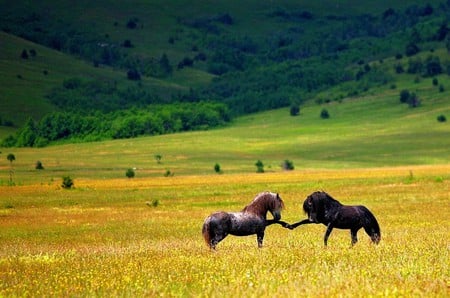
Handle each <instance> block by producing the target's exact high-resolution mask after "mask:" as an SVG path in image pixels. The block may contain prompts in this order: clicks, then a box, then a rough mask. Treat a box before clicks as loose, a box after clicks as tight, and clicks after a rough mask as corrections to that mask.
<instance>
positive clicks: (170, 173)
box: [164, 170, 175, 177]
mask: <svg viewBox="0 0 450 298" xmlns="http://www.w3.org/2000/svg"><path fill="white" fill-rule="evenodd" d="M173 175H175V173H173V172H171V171H170V170H167V171H166V172H165V173H164V177H173Z"/></svg>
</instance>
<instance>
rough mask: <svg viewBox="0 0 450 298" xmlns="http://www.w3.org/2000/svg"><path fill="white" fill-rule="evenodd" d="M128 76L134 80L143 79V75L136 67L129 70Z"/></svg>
mask: <svg viewBox="0 0 450 298" xmlns="http://www.w3.org/2000/svg"><path fill="white" fill-rule="evenodd" d="M127 78H128V79H129V80H132V81H139V80H140V79H141V75H140V74H139V72H138V71H137V70H136V69H130V70H128V71H127Z"/></svg>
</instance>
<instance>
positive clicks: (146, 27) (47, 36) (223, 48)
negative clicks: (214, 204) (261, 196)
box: [0, 0, 450, 142]
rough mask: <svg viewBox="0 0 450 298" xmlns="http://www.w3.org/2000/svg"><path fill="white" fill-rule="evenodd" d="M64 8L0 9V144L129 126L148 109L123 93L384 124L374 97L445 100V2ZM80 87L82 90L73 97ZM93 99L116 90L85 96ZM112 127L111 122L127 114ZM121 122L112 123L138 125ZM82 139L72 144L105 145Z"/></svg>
mask: <svg viewBox="0 0 450 298" xmlns="http://www.w3.org/2000/svg"><path fill="white" fill-rule="evenodd" d="M67 5H68V3H67V2H65V1H52V0H47V1H43V2H40V3H34V2H24V1H18V2H14V3H9V2H8V3H7V2H6V1H3V2H0V8H1V9H0V11H1V13H0V14H1V18H0V20H1V21H0V26H1V29H2V30H3V32H1V33H0V43H1V44H2V49H1V51H0V85H1V86H2V87H1V89H2V90H1V93H0V120H1V121H0V124H3V126H0V139H4V138H6V136H8V135H10V134H11V133H14V132H15V131H17V130H18V128H19V127H20V126H22V125H23V124H24V123H26V121H27V119H28V118H29V117H32V118H33V119H34V120H35V121H39V120H40V119H42V118H45V116H47V115H53V114H49V113H55V112H56V113H74V112H75V113H77V114H81V115H83V114H89V117H91V119H92V117H97V118H99V119H100V118H101V117H98V116H99V115H101V113H104V111H105V109H107V108H108V106H119V108H115V109H119V110H120V105H121V104H122V105H123V109H124V112H123V114H122V116H123V115H130V114H132V113H134V111H135V110H133V108H134V109H142V108H143V106H142V103H139V105H138V104H136V105H135V106H133V105H134V103H133V102H127V101H128V99H124V98H125V97H121V96H122V95H121V94H126V93H124V90H125V91H126V92H128V90H131V91H130V92H132V94H131V95H132V96H128V97H134V98H136V97H138V96H141V95H142V94H143V95H142V96H143V97H145V98H147V101H144V102H145V103H146V104H148V103H151V104H155V103H157V104H162V105H172V104H174V103H177V104H178V103H180V102H181V103H186V104H190V103H196V102H204V101H207V102H211V101H213V102H221V103H224V104H225V105H227V106H228V108H229V109H230V111H231V113H232V114H233V116H239V115H246V114H251V113H254V112H257V111H265V110H271V109H278V108H280V107H287V106H289V105H291V106H292V105H294V106H298V105H299V106H300V107H301V110H302V112H303V110H304V107H308V108H314V107H315V108H319V109H323V105H330V104H331V105H333V104H336V106H339V107H343V109H345V108H347V107H348V108H349V109H350V106H349V105H347V104H342V105H341V104H337V103H341V102H343V101H344V102H347V101H357V102H360V103H361V109H362V110H361V111H359V113H362V114H368V113H374V114H378V112H377V111H378V110H380V108H381V107H380V106H378V105H375V106H374V105H373V104H372V103H371V101H366V100H365V99H366V98H372V97H373V98H381V102H384V99H385V97H386V96H388V97H389V98H390V100H391V101H392V105H395V101H397V100H398V99H396V100H394V98H396V97H398V96H399V93H400V91H401V90H403V89H407V90H408V91H410V92H411V93H413V94H414V95H417V96H418V97H419V99H420V103H421V104H422V105H426V104H428V101H429V100H432V101H436V102H441V103H444V106H445V103H446V101H447V99H446V98H447V95H446V94H447V90H446V89H447V88H448V87H447V85H446V84H447V81H448V75H447V73H448V69H450V67H449V63H450V62H449V61H448V49H447V46H446V40H447V39H450V38H449V37H448V35H450V34H448V32H449V31H450V30H449V29H448V26H447V24H446V22H445V19H446V17H447V16H448V14H449V12H450V7H449V5H448V4H447V3H445V2H441V1H430V2H429V3H427V4H423V3H422V2H420V1H410V2H408V3H407V4H405V2H403V1H392V2H391V3H389V6H387V5H385V4H380V3H372V2H367V3H365V2H364V3H361V2H354V1H344V2H339V4H337V3H336V2H334V1H322V2H320V3H311V2H308V1H303V2H302V1H300V2H298V1H288V0H286V1H278V2H277V3H272V2H270V3H265V2H262V3H261V2H258V1H245V2H244V3H237V2H234V1H216V2H214V5H213V4H209V3H204V2H198V3H196V2H195V3H191V2H187V1H181V0H180V1H172V2H166V1H151V2H140V1H126V2H125V1H123V2H121V1H119V2H114V3H112V2H109V1H96V2H92V3H75V4H74V3H70V6H71V9H70V10H67V9H66V7H67ZM3 45H4V46H3ZM411 51H412V52H411ZM163 58H164V59H167V60H164V59H163ZM436 65H437V66H438V67H436ZM419 66H420V67H419ZM167 67H168V68H167ZM414 67H415V68H414ZM411 69H412V70H411ZM130 72H131V74H132V75H133V77H131V78H130ZM136 75H137V78H136V77H135V76H136ZM433 78H434V79H435V80H436V85H433V84H431V83H430V80H432V79H433ZM73 82H81V83H77V84H78V85H77V86H82V88H81V91H79V92H78V91H77V92H78V93H74V92H73V90H72V88H73V87H70V86H73ZM99 86H100V87H99ZM105 86H106V87H105ZM111 86H112V87H111ZM92 87H94V90H95V88H98V90H100V89H101V88H106V89H108V88H112V89H113V92H112V93H111V92H110V91H108V90H109V89H108V90H107V91H106V93H102V94H98V92H97V93H96V91H94V92H90V93H89V92H85V91H86V90H88V89H89V88H92ZM83 88H84V89H83ZM437 90H438V91H437ZM88 91H89V90H88ZM99 92H100V91H99ZM108 92H109V93H108ZM114 92H116V93H114ZM121 92H122V93H121ZM386 92H388V94H389V95H386ZM74 94H75V95H74ZM80 94H81V95H80ZM85 94H94V95H93V96H92V97H89V96H91V95H88V96H85ZM136 94H137V95H136ZM126 95H127V94H126ZM128 95H129V94H128ZM77 96H78V97H79V98H80V101H79V104H78V105H77V104H76V103H77V100H78V97H77ZM128 97H126V98H128ZM68 98H69V99H70V100H67V99H68ZM81 100H84V102H89V103H94V104H93V105H92V106H93V107H92V108H89V109H91V110H89V111H86V109H84V110H83V109H82V108H81V109H80V108H76V106H82V105H83V101H81ZM74 103H75V104H74ZM80 103H81V104H80ZM315 105H317V106H315ZM105 106H106V107H105ZM364 107H366V108H367V111H363V109H364ZM145 108H146V107H145ZM428 108H431V107H428ZM149 109H153V110H154V109H155V108H154V107H150V108H149ZM194 109H195V108H194ZM420 109H422V107H420V108H419V109H418V110H417V111H416V110H415V109H412V112H420ZM432 109H433V108H432ZM339 110H341V109H339ZM381 110H383V109H381ZM441 110H442V111H441ZM430 111H431V110H430ZM445 112H446V110H445V108H444V109H443V108H442V107H439V108H436V110H434V111H433V113H434V114H442V113H444V114H445ZM99 113H100V114H99ZM430 113H431V112H430ZM274 114H277V113H276V112H274ZM63 115H64V114H63ZM112 115H113V116H111V114H109V115H108V116H107V117H105V118H104V119H107V120H104V121H105V122H106V121H113V120H114V119H113V120H111V117H117V118H119V117H120V115H121V113H116V114H112ZM117 115H119V116H117ZM338 116H339V115H338ZM384 116H385V114H380V117H381V118H383V117H384ZM436 116H437V115H436ZM436 116H435V117H436ZM50 117H56V116H50ZM102 117H103V116H102ZM126 117H128V118H125V119H116V122H121V123H126V125H128V124H130V123H134V122H136V121H137V122H139V121H140V119H137V118H136V117H135V118H133V119H130V117H129V116H126ZM334 117H336V115H333V113H332V118H334ZM435 117H434V118H435ZM77 119H78V118H77ZM101 119H103V118H101ZM355 119H356V118H355ZM81 120H82V121H84V120H85V119H81ZM102 121H103V120H102ZM177 121H178V120H177ZM179 121H181V124H177V125H179V126H182V127H188V125H186V123H185V122H184V121H185V120H179ZM237 121H240V120H237ZM374 121H375V120H374ZM376 121H380V122H384V123H387V121H385V120H384V119H376ZM330 122H331V121H330ZM319 123H320V122H319ZM37 125H39V126H45V123H44V124H42V123H41V124H39V123H38V124H37ZM133 125H134V124H133ZM234 125H235V124H234V122H232V123H231V126H234ZM128 126H129V125H128ZM203 127H208V128H211V127H213V125H203ZM142 131H146V130H144V129H142ZM163 131H164V132H165V131H166V130H163ZM167 131H169V132H173V131H177V130H167ZM85 135H86V133H85V132H83V133H82V136H83V137H80V136H74V137H73V139H72V141H77V142H79V141H80V140H86V139H88V140H98V139H102V136H88V137H84V136H85ZM122 135H123V136H135V135H139V133H138V134H134V133H124V134H122ZM64 137H65V138H66V140H65V142H71V139H70V136H69V137H67V136H66V135H64ZM103 139H104V137H103Z"/></svg>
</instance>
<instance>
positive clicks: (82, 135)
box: [2, 102, 230, 147]
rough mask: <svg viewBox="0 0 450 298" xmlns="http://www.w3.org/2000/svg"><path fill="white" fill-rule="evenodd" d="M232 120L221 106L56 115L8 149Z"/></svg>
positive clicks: (24, 131)
mask: <svg viewBox="0 0 450 298" xmlns="http://www.w3.org/2000/svg"><path fill="white" fill-rule="evenodd" d="M229 120H230V115H229V111H228V108H227V107H226V106H225V105H224V104H221V103H212V102H211V103H207V102H201V103H180V104H172V105H164V106H163V105H149V106H146V107H143V108H141V109H133V108H131V109H129V110H123V111H114V112H109V113H105V114H102V113H98V112H97V113H93V114H92V113H89V112H88V111H82V112H80V111H79V112H55V113H52V114H47V115H46V116H44V117H43V118H42V119H41V120H40V121H39V122H38V123H34V121H33V120H31V119H30V120H29V121H28V122H27V125H25V126H24V127H22V128H21V129H20V130H19V131H18V132H17V134H16V136H15V137H8V138H6V139H5V140H4V142H3V143H2V145H3V146H5V147H11V146H20V147H42V146H45V145H46V144H47V143H49V142H53V141H58V140H64V139H72V140H85V141H95V140H102V139H111V138H114V139H119V138H132V137H137V136H141V135H159V134H165V133H172V132H179V131H187V130H200V129H208V128H210V127H216V126H219V125H223V124H225V123H227V122H228V121H229Z"/></svg>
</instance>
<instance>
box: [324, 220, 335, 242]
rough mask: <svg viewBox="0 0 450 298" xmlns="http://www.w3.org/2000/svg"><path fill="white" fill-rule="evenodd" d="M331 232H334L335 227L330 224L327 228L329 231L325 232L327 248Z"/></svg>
mask: <svg viewBox="0 0 450 298" xmlns="http://www.w3.org/2000/svg"><path fill="white" fill-rule="evenodd" d="M331 231H333V225H332V224H331V223H329V224H328V226H327V231H326V232H325V237H324V238H323V244H325V246H327V243H328V237H330V234H331Z"/></svg>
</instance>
